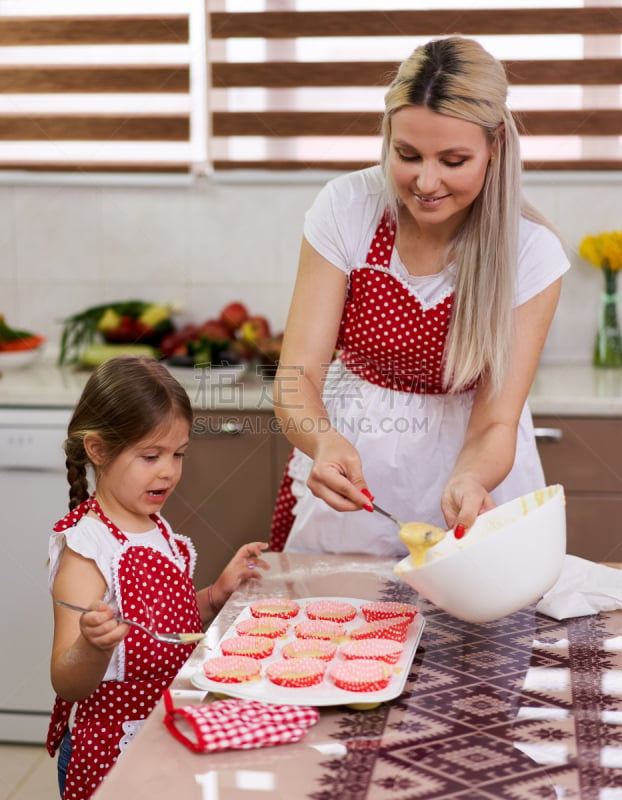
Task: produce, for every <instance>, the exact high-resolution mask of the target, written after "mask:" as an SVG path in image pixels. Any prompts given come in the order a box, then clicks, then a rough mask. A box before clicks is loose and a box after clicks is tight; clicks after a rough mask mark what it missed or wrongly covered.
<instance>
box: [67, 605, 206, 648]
mask: <svg viewBox="0 0 622 800" xmlns="http://www.w3.org/2000/svg"><path fill="white" fill-rule="evenodd" d="M56 605H57V606H63V608H70V609H71V610H72V611H79V612H80V613H82V614H84V612H85V611H92V610H93V609H91V608H83V607H82V606H74V605H73V603H65V602H64V601H63V600H57V601H56ZM114 619H116V620H117V622H123V623H124V624H125V625H134V626H135V627H136V628H140V629H141V631H144V632H145V633H148V634H149V636H153V638H154V639H157V640H158V641H159V642H166V643H167V644H190V643H192V642H198V641H199V639H202V638H203V637H204V636H205V634H204V633H156V632H155V631H152V630H150V629H149V628H146V627H145V626H144V625H141V624H140V622H134V620H132V619H125V617H119V616H117V617H114Z"/></svg>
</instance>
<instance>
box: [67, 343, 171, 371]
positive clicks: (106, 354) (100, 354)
mask: <svg viewBox="0 0 622 800" xmlns="http://www.w3.org/2000/svg"><path fill="white" fill-rule="evenodd" d="M157 354H158V351H157V350H156V349H155V348H154V347H149V345H146V344H91V345H89V346H88V347H85V348H84V350H83V351H82V354H81V355H80V363H81V364H82V366H83V367H88V368H89V369H93V368H95V367H98V366H99V365H100V364H103V363H104V361H108V359H110V358H114V357H115V356H121V355H132V356H150V357H151V358H157Z"/></svg>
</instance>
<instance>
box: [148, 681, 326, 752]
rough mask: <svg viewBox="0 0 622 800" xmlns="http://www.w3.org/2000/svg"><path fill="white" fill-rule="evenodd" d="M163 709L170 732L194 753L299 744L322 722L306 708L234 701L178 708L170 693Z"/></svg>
mask: <svg viewBox="0 0 622 800" xmlns="http://www.w3.org/2000/svg"><path fill="white" fill-rule="evenodd" d="M164 707H165V709H166V714H165V717H164V724H165V725H166V727H167V728H168V730H169V732H170V733H171V734H172V735H173V736H174V737H175V738H176V739H177V740H178V741H180V742H181V743H182V744H184V745H186V747H189V748H190V749H191V750H194V752H195V753H212V752H216V751H217V750H251V749H253V748H257V747H268V746H270V745H275V744H287V743H288V742H297V741H298V740H299V739H302V737H303V736H305V735H306V733H307V728H310V727H311V726H312V725H315V723H316V722H317V721H318V719H319V718H320V715H319V712H318V711H317V709H315V708H309V707H307V706H288V705H272V704H270V703H261V702H259V701H258V700H237V699H233V698H231V699H228V700H216V701H214V702H213V703H205V704H203V705H196V706H195V705H187V706H181V707H179V708H175V707H174V705H173V698H172V696H171V692H170V691H169V690H167V691H165V692H164Z"/></svg>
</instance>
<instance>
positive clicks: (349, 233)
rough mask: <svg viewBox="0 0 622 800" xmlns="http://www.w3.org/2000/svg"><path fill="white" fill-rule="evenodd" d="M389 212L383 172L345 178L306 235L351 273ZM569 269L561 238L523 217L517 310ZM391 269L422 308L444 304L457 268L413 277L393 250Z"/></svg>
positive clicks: (323, 198)
mask: <svg viewBox="0 0 622 800" xmlns="http://www.w3.org/2000/svg"><path fill="white" fill-rule="evenodd" d="M385 207H386V194H385V190H384V177H383V174H382V169H381V167H378V166H376V167H370V168H368V169H364V170H360V171H358V172H351V173H348V174H346V175H341V176H339V177H338V178H335V179H334V180H332V181H330V182H329V183H327V184H326V185H325V186H324V187H323V188H322V189H321V190H320V192H319V194H318V196H317V198H316V199H315V202H314V203H313V206H312V207H311V209H310V210H309V211H308V212H307V215H306V217H305V225H304V235H305V237H306V239H307V241H308V242H309V243H310V244H311V245H312V246H313V247H314V248H315V249H316V250H317V251H318V253H320V255H321V256H323V257H324V258H325V259H327V260H328V261H330V262H331V263H332V264H334V265H335V266H336V267H338V268H339V269H341V270H343V271H344V272H346V273H348V272H349V271H350V270H351V269H352V268H353V267H360V266H363V265H364V264H365V261H366V258H367V252H368V249H369V245H370V243H371V241H372V239H373V237H374V234H375V232H376V228H377V226H378V222H379V221H380V219H381V217H382V214H383V213H384V210H385ZM569 266H570V264H569V262H568V258H567V257H566V254H565V253H564V250H563V247H562V245H561V242H560V241H559V239H558V238H557V236H555V234H554V233H553V232H552V231H551V230H549V228H546V227H545V226H544V225H540V224H538V223H536V222H531V221H530V220H527V219H524V218H521V221H520V227H519V257H518V274H517V276H516V288H515V300H514V304H515V305H516V306H519V305H521V304H522V303H525V302H526V301H527V300H529V299H530V298H532V297H534V296H535V295H536V294H538V293H539V292H541V291H542V290H543V289H545V288H546V287H547V286H549V284H551V283H552V282H553V281H554V280H556V279H557V278H559V277H560V276H561V275H563V274H564V272H566V271H567V269H568V268H569ZM389 270H390V272H391V273H393V274H394V275H396V276H398V277H399V278H400V279H401V281H402V282H404V281H405V282H407V284H408V285H409V287H410V288H411V289H412V292H413V294H415V295H416V296H417V297H418V299H419V300H420V301H421V302H422V303H423V304H424V305H430V304H434V303H435V302H437V298H439V299H442V297H443V296H445V295H446V294H447V290H448V288H451V287H453V284H454V279H453V276H454V274H455V265H454V264H450V265H449V267H448V268H447V269H446V270H444V271H443V272H441V273H440V274H438V275H429V276H423V277H421V276H413V275H410V274H409V273H408V270H407V269H406V267H405V266H404V265H403V263H402V261H401V259H400V257H399V254H398V249H397V247H394V248H393V254H392V257H391V263H390V266H389Z"/></svg>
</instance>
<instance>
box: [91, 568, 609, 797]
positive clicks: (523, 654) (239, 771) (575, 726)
mask: <svg viewBox="0 0 622 800" xmlns="http://www.w3.org/2000/svg"><path fill="white" fill-rule="evenodd" d="M267 558H268V560H269V561H270V565H271V569H270V570H269V571H268V572H266V573H265V574H264V576H263V578H262V580H261V581H251V582H249V583H247V584H245V585H244V586H243V587H241V588H240V590H238V591H237V592H236V593H234V594H233V595H232V597H231V598H230V600H229V602H228V603H227V604H226V605H225V607H224V608H223V610H222V611H221V613H220V614H219V616H218V617H217V618H216V620H215V621H214V623H213V624H212V626H211V627H210V628H209V629H208V632H207V634H206V637H205V639H204V640H203V641H202V642H201V643H200V644H199V645H198V647H197V648H196V649H195V650H194V652H193V654H192V655H191V657H190V659H189V660H188V662H187V663H186V665H185V666H184V667H183V668H182V670H181V672H180V673H179V675H178V677H177V679H176V680H175V681H174V684H173V687H172V689H173V697H174V703H175V705H176V706H184V705H190V704H196V703H201V702H204V698H203V693H202V692H201V691H200V690H197V689H196V688H194V686H193V681H192V676H193V675H194V674H195V673H196V671H197V670H200V669H201V665H202V663H203V662H204V661H205V659H206V658H208V657H209V653H210V649H209V648H210V647H211V648H214V647H215V646H216V645H217V643H218V641H219V639H220V637H221V636H222V635H223V634H224V633H225V631H226V630H227V628H228V627H229V626H230V625H231V623H232V622H233V621H234V620H235V618H236V617H237V615H238V614H239V612H240V611H241V610H243V609H244V608H245V607H246V606H247V605H248V603H249V602H252V601H253V600H255V599H258V598H259V597H272V596H282V597H292V598H300V597H314V596H321V595H325V596H335V595H337V596H341V597H355V598H356V597H359V598H365V599H383V600H399V601H402V602H416V603H417V605H418V607H419V609H420V611H421V613H422V614H423V616H424V618H425V627H424V630H423V634H422V637H421V641H420V643H419V646H418V648H417V651H416V654H415V658H414V661H413V663H412V666H411V668H410V670H409V674H408V677H407V680H406V683H405V686H404V690H403V692H402V694H401V695H400V696H399V697H398V698H396V699H394V700H390V701H388V702H385V703H382V704H381V705H380V706H379V707H377V708H375V709H371V710H352V709H350V708H346V707H343V706H329V707H323V708H321V709H320V720H319V722H318V723H317V724H316V725H315V726H313V727H312V728H310V729H309V730H308V732H307V734H306V736H305V737H304V738H303V739H301V740H300V741H299V742H298V743H296V744H287V745H277V746H273V747H265V748H262V749H258V750H239V751H234V750H229V751H225V752H215V753H211V754H197V753H193V752H191V751H190V750H189V749H187V748H186V747H185V746H184V745H183V744H181V743H180V742H179V741H177V740H176V739H175V738H173V736H172V735H171V734H170V733H169V732H168V730H167V728H166V727H165V726H164V724H163V719H164V708H163V703H162V701H160V703H159V704H158V705H157V706H156V708H155V710H154V711H153V713H152V714H151V715H150V717H149V718H148V719H147V721H146V722H145V724H144V726H143V727H142V728H141V730H140V731H139V732H138V734H137V736H136V739H135V741H133V742H132V743H131V745H130V747H129V748H128V750H127V752H126V753H125V754H124V755H123V756H122V757H121V758H120V759H119V761H118V762H117V764H116V765H115V766H114V767H113V769H112V771H111V772H110V774H109V775H108V777H107V778H106V780H105V781H104V782H103V784H102V785H101V786H100V788H99V789H98V790H97V792H96V793H95V800H130V798H131V799H132V800H142V798H145V800H147V798H149V800H169V798H171V797H175V798H177V800H216V798H218V800H251V798H257V800H259V798H261V800H270V799H271V798H274V800H277V799H278V800H280V799H282V798H316V800H321V799H322V798H333V797H342V798H348V800H389V799H390V798H395V800H404V798H415V797H416V798H418V799H419V800H434V798H436V799H437V800H438V798H440V797H442V798H444V800H450V798H451V799H453V800H465V799H466V798H475V797H477V798H478V800H484V798H488V800H494V799H495V798H501V797H507V798H510V797H512V798H518V797H530V798H535V797H538V798H542V799H544V798H551V800H554V798H559V797H562V796H563V797H567V798H570V797H573V798H578V797H579V796H580V797H581V798H584V800H597V798H599V797H604V794H602V792H605V793H606V792H607V790H608V789H609V788H612V787H617V786H620V766H621V763H622V762H621V761H620V755H619V754H620V752H621V750H620V748H621V745H622V729H621V726H620V725H619V724H618V723H619V720H620V715H621V714H622V699H621V691H620V681H619V678H618V677H617V676H619V674H620V672H619V671H620V669H621V668H622V653H621V651H620V646H619V641H620V635H621V633H622V614H621V613H620V612H619V611H614V612H610V613H606V614H604V613H603V614H598V615H594V616H590V617H579V618H574V619H569V620H563V621H561V622H558V621H557V620H553V619H550V618H549V617H545V616H543V615H541V614H536V613H535V611H534V609H533V607H531V606H530V607H527V608H525V609H522V610H521V611H518V612H516V613H515V614H512V615H510V616H508V617H505V618H504V619H502V620H498V621H497V622H492V623H489V624H488V625H471V624H469V623H465V622H461V621H459V620H457V619H455V618H453V617H450V616H449V615H448V614H446V613H445V612H443V611H441V610H440V609H438V608H435V607H434V606H433V605H432V604H430V603H428V602H427V601H425V600H423V599H422V598H417V596H416V595H415V593H414V592H413V591H412V589H411V588H410V587H409V586H407V585H406V584H404V583H403V582H402V581H400V580H399V579H398V578H397V577H396V576H395V574H394V573H393V571H392V566H393V562H392V561H390V560H387V559H381V558H375V557H372V556H367V557H366V556H331V555H312V554H286V553H272V554H268V556H267ZM301 691H302V690H301ZM210 699H212V698H211V697H209V696H208V698H206V701H209V700H210ZM612 791H613V792H614V793H615V788H612ZM612 797H613V794H612Z"/></svg>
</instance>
